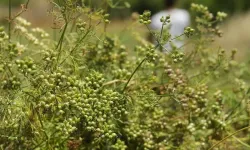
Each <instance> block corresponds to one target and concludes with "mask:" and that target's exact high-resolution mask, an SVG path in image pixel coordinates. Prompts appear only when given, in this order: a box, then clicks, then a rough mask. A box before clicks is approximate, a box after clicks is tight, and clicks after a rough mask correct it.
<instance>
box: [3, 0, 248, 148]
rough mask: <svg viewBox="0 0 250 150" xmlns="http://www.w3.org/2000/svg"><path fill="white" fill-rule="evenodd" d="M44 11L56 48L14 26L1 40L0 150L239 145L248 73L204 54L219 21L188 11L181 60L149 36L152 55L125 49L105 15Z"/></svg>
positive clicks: (58, 4) (143, 47) (68, 8)
mask: <svg viewBox="0 0 250 150" xmlns="http://www.w3.org/2000/svg"><path fill="white" fill-rule="evenodd" d="M52 4H54V7H53V8H52V11H51V14H52V15H55V18H56V20H55V22H57V23H58V24H59V25H61V26H59V27H60V28H61V34H60V37H59V39H58V40H57V41H56V40H53V39H52V38H51V37H50V36H52V35H49V34H48V33H47V32H46V31H44V30H42V29H40V28H32V27H31V25H30V23H29V22H27V21H26V20H24V19H22V18H20V17H18V18H16V19H14V20H13V22H12V24H13V25H14V28H13V31H12V32H9V33H8V34H7V33H6V32H5V31H4V29H3V28H1V30H0V31H1V32H0V51H1V53H0V79H1V83H0V87H1V89H0V93H1V94H0V106H1V107H0V120H1V121H0V148H1V149H37V150H39V149H53V150H54V149H71V150H73V149H119V150H120V149H161V150H164V149H171V150H172V149H209V148H213V147H212V146H213V145H214V144H215V143H217V142H219V141H223V140H225V139H227V138H229V137H230V136H228V137H226V136H227V135H230V133H233V132H235V131H236V132H235V133H238V132H239V131H241V130H244V131H245V132H244V133H243V132H241V134H240V135H241V136H246V135H247V133H248V132H246V131H247V130H245V129H247V128H249V127H248V126H249V122H248V121H247V120H248V119H249V112H248V109H247V101H248V98H249V87H248V86H247V84H246V82H245V81H246V79H247V74H248V73H249V72H248V70H247V65H244V64H239V63H237V62H236V61H235V60H234V58H235V54H236V50H232V52H231V53H230V55H229V56H227V55H226V52H225V50H224V49H222V48H220V47H219V48H217V49H216V53H214V50H213V49H212V48H210V44H211V42H213V40H214V38H215V37H216V36H221V31H220V30H219V28H217V25H218V23H219V22H221V21H222V20H223V19H224V18H225V17H226V14H225V13H222V12H218V13H217V15H216V16H212V15H211V14H210V12H209V11H208V8H207V7H204V6H202V5H196V4H193V5H192V10H193V11H194V12H196V23H197V26H196V27H195V28H194V29H192V28H190V27H188V28H186V29H185V32H184V33H183V34H182V35H180V37H181V36H185V37H187V38H189V40H188V41H187V42H188V43H189V46H190V47H191V51H190V52H188V51H185V47H183V49H184V51H181V50H180V48H176V47H174V46H173V48H172V51H169V50H166V49H165V48H164V47H163V46H162V45H164V44H165V43H167V42H171V41H172V40H173V39H175V38H176V37H171V36H169V34H166V33H165V32H164V33H163V32H160V33H157V32H153V31H151V33H152V35H153V36H154V37H155V39H156V41H157V42H158V44H157V45H152V44H151V43H149V42H147V41H145V40H144V39H143V38H141V37H140V36H135V38H134V40H137V43H138V44H137V45H134V49H129V48H127V47H126V45H123V44H122V43H121V41H119V38H117V37H118V36H115V35H111V34H109V33H106V32H105V31H106V27H107V26H108V24H109V23H110V21H109V14H107V13H106V12H105V9H101V8H99V9H96V10H93V9H89V8H88V7H86V6H82V7H77V5H78V4H77V3H75V1H64V0H62V1H61V0H57V1H54V3H52ZM150 15H151V13H150V12H149V11H145V12H144V13H143V14H142V15H140V16H139V17H138V18H137V19H139V20H137V21H136V22H134V26H135V25H136V26H140V24H139V23H138V22H140V23H141V24H143V25H144V26H147V25H148V24H150ZM134 17H136V15H135V16H134ZM170 17H171V16H170ZM134 19H135V18H134ZM161 21H162V22H163V23H164V26H165V25H167V24H168V22H169V17H166V18H162V19H161ZM99 30H103V31H104V32H103V33H100V32H99ZM164 31H165V30H164ZM166 32H167V31H166ZM10 35H12V36H11V37H12V38H10ZM55 39H56V38H55ZM130 47H131V45H130ZM160 50H164V51H168V52H167V53H162V52H160ZM235 85H237V86H235ZM233 135H234V134H231V136H233ZM235 138H236V137H235ZM248 140H249V138H248V137H247V138H246V139H241V138H239V139H238V138H237V141H240V142H239V143H234V142H231V143H230V144H226V145H224V144H221V145H220V143H221V142H220V143H219V145H215V147H216V148H217V147H221V148H224V149H226V148H228V147H230V148H232V149H234V148H239V146H241V145H243V146H248V145H247V144H246V143H247V142H248ZM227 145H229V146H227Z"/></svg>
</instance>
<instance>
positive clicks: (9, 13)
mask: <svg viewBox="0 0 250 150" xmlns="http://www.w3.org/2000/svg"><path fill="white" fill-rule="evenodd" d="M11 4H12V2H11V0H9V42H10V41H11V11H12V10H11Z"/></svg>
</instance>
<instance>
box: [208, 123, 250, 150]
mask: <svg viewBox="0 0 250 150" xmlns="http://www.w3.org/2000/svg"><path fill="white" fill-rule="evenodd" d="M246 129H250V126H247V127H245V128H242V129H240V130H237V131H235V132H234V133H232V134H230V135H228V136H226V137H225V138H223V139H222V140H221V141H219V142H218V143H216V144H215V145H213V146H212V147H210V148H209V149H208V150H212V149H214V148H215V147H216V146H218V145H220V144H221V143H223V142H224V141H225V140H226V139H228V138H230V137H232V136H234V135H235V134H237V133H239V132H241V131H243V130H246Z"/></svg>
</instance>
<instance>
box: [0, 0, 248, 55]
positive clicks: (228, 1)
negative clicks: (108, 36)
mask: <svg viewBox="0 0 250 150" xmlns="http://www.w3.org/2000/svg"><path fill="white" fill-rule="evenodd" d="M113 1H118V0H113ZM126 1H127V2H128V3H124V4H125V6H126V7H124V8H120V9H110V10H109V11H110V14H111V18H112V24H110V27H109V32H119V31H123V29H124V28H125V27H126V26H127V25H128V24H129V18H130V16H131V14H132V13H133V12H138V13H142V12H143V11H144V10H150V11H152V13H153V14H154V13H156V12H158V11H160V10H162V9H164V5H163V0H126ZM25 2H26V0H12V6H13V9H12V12H13V14H15V13H17V12H18V11H20V5H21V4H22V3H25ZM87 2H91V5H92V6H98V5H100V3H101V0H88V1H87ZM8 3H9V0H0V22H1V24H6V23H7V20H6V17H7V16H8ZM191 3H198V4H204V5H206V6H208V7H209V9H210V10H211V12H212V13H215V12H217V11H224V12H226V13H228V14H229V17H228V19H227V20H226V21H225V22H224V24H222V31H223V32H224V36H223V37H222V38H219V39H216V42H215V44H214V45H221V46H222V47H223V48H225V49H227V50H232V49H234V48H236V49H238V50H239V51H240V53H239V58H240V59H241V60H242V59H243V58H244V59H245V58H248V56H250V0H179V1H178V7H179V8H184V9H187V10H189V7H190V4H191ZM22 16H23V17H24V18H26V19H28V20H29V21H30V22H32V24H33V26H38V27H51V25H52V19H51V17H50V16H49V15H48V0H30V4H29V9H28V11H27V12H25V13H24V14H23V15H22ZM141 32H144V30H143V29H142V31H141ZM145 32H146V30H145ZM126 39H129V37H127V38H126ZM127 42H129V41H127Z"/></svg>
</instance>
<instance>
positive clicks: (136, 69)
mask: <svg viewBox="0 0 250 150" xmlns="http://www.w3.org/2000/svg"><path fill="white" fill-rule="evenodd" d="M146 60H147V58H144V59H143V60H142V61H141V62H140V64H139V65H138V66H137V67H136V68H135V70H134V72H133V73H132V74H131V76H130V77H129V79H128V81H127V83H126V85H125V86H124V88H123V90H122V93H124V92H125V90H126V88H127V86H128V84H129V82H130V80H131V79H132V78H133V76H134V75H135V73H136V72H137V71H138V70H139V68H140V67H141V65H142V64H143V63H144V62H145V61H146Z"/></svg>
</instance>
